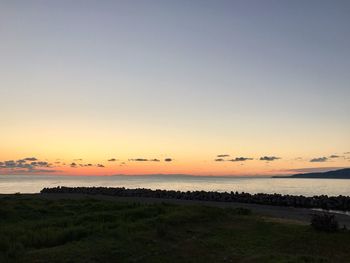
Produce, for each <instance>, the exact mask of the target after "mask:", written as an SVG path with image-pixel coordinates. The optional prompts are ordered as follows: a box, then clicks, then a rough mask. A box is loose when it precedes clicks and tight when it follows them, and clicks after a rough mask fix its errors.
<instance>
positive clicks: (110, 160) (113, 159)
mask: <svg viewBox="0 0 350 263" xmlns="http://www.w3.org/2000/svg"><path fill="white" fill-rule="evenodd" d="M115 161H117V159H115V158H112V159H109V160H108V162H115Z"/></svg>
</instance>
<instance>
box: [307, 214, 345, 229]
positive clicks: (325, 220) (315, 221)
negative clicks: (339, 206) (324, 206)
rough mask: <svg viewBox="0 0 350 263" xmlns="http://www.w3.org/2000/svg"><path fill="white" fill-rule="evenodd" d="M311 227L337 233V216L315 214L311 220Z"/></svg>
mask: <svg viewBox="0 0 350 263" xmlns="http://www.w3.org/2000/svg"><path fill="white" fill-rule="evenodd" d="M311 226H312V227H313V228H315V229H316V230H320V231H327V232H335V231H338V229H339V225H338V221H337V220H336V219H335V215H332V214H326V213H324V214H321V215H318V214H313V215H312V218H311Z"/></svg>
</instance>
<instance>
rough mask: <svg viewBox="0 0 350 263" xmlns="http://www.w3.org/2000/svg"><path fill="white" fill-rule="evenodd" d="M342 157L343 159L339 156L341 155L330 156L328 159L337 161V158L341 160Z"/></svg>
mask: <svg viewBox="0 0 350 263" xmlns="http://www.w3.org/2000/svg"><path fill="white" fill-rule="evenodd" d="M340 157H341V156H339V155H335V154H332V155H331V156H329V157H328V158H331V159H336V158H340Z"/></svg>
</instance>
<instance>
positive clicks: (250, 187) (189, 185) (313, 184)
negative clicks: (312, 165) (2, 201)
mask: <svg viewBox="0 0 350 263" xmlns="http://www.w3.org/2000/svg"><path fill="white" fill-rule="evenodd" d="M55 186H104V187H126V188H150V189H164V190H180V191H193V190H204V191H218V192H225V191H227V192H230V191H238V192H248V193H280V194H293V195H305V196H313V195H322V194H327V195H332V196H334V195H346V196H349V195H350V180H346V179H344V180H342V179H287V178H286V179H283V178H282V179H280V178H266V177H264V178H256V177H255V178H252V177H245V178H242V177H209V176H205V177H204V176H203V177H199V176H172V175H162V176H53V175H0V193H2V194H9V193H17V192H19V193H38V192H40V190H41V189H42V188H44V187H55Z"/></svg>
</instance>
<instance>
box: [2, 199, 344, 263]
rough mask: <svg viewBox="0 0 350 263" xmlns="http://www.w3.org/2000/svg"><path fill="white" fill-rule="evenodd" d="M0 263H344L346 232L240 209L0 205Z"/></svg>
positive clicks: (91, 202) (87, 202) (41, 202)
mask: <svg viewBox="0 0 350 263" xmlns="http://www.w3.org/2000/svg"><path fill="white" fill-rule="evenodd" d="M0 262H74V263H75V262H259V263H260V262H337V263H338V262H350V232H349V231H339V232H337V233H323V232H316V231H315V230H313V229H312V228H311V227H309V226H305V225H297V224H290V223H289V224H287V223H281V222H275V221H274V220H269V219H266V218H265V219H263V218H261V217H259V216H257V215H254V214H251V213H250V211H249V210H246V209H233V208H225V209H224V208H216V207H206V206H189V205H174V204H166V203H162V204H148V205H147V204H137V203H122V202H115V201H105V200H104V201H102V200H95V199H84V200H45V199H40V198H30V197H23V196H20V195H14V196H11V197H4V198H1V199H0Z"/></svg>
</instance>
